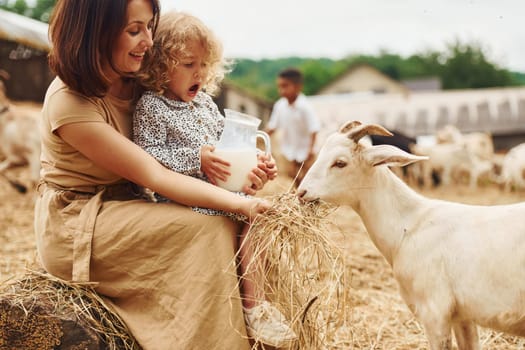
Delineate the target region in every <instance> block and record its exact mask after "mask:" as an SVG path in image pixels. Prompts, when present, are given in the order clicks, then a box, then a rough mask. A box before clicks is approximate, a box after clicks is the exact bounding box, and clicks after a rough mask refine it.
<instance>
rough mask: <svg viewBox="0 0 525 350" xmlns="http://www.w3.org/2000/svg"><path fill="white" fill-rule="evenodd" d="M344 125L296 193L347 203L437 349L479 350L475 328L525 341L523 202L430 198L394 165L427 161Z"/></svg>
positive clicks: (375, 129)
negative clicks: (369, 142) (366, 142)
mask: <svg viewBox="0 0 525 350" xmlns="http://www.w3.org/2000/svg"><path fill="white" fill-rule="evenodd" d="M356 129H360V130H361V131H360V132H359V133H358V136H361V135H362V134H363V130H367V131H366V132H364V133H365V134H366V133H369V132H380V133H383V134H387V133H388V131H387V130H385V129H383V131H381V129H382V128H381V127H379V126H377V125H373V126H370V125H357V126H356V125H355V124H354V125H353V127H350V128H349V127H348V125H347V126H343V127H342V128H341V130H340V132H339V133H335V134H333V135H331V136H330V137H329V138H328V139H327V140H326V142H325V144H324V145H323V147H322V148H321V150H320V153H319V155H318V158H317V160H316V162H315V163H314V164H313V166H312V167H311V168H310V171H309V172H308V173H307V175H306V177H305V178H304V180H303V182H302V183H301V185H300V186H299V188H298V193H299V196H301V198H302V199H303V200H305V201H313V200H317V199H323V200H326V201H329V202H334V203H337V204H341V205H350V206H351V207H352V208H353V209H354V210H355V211H356V212H357V213H358V214H359V215H360V217H361V219H362V220H363V223H364V225H365V227H366V229H367V231H368V234H369V236H370V238H371V239H372V241H373V242H374V244H375V245H376V247H377V248H378V249H379V250H380V251H381V253H382V254H383V256H384V257H385V259H386V260H387V261H388V263H389V264H390V265H391V266H392V269H393V274H394V277H395V278H396V280H397V281H398V283H399V287H400V293H401V295H402V297H403V299H404V300H405V302H406V304H407V305H408V307H409V308H410V310H411V311H412V312H413V313H414V314H415V316H416V317H417V318H418V319H419V321H420V322H421V323H422V324H423V326H424V328H425V332H426V335H427V338H428V341H429V343H430V348H431V349H432V350H445V349H447V350H448V349H451V329H452V330H453V331H454V334H455V337H456V342H457V344H458V348H459V349H460V350H466V349H469V350H471V349H479V348H480V347H479V341H478V335H477V328H476V324H477V325H480V326H483V327H488V328H492V329H496V330H499V331H503V332H508V333H511V334H515V335H520V336H525V203H519V204H512V205H500V206H475V205H466V204H459V203H453V202H447V201H442V200H435V199H429V198H426V197H424V196H422V195H420V194H418V193H416V192H415V191H413V190H412V189H411V188H410V187H408V186H407V185H406V184H405V183H403V182H402V181H401V180H400V179H399V178H398V177H397V176H395V175H394V174H393V173H392V172H391V171H390V170H389V169H388V166H392V165H406V164H408V163H411V162H414V161H418V160H421V159H422V157H418V156H414V155H412V154H409V153H406V152H404V151H402V150H400V149H398V148H396V147H394V146H384V145H383V146H372V147H365V146H363V145H361V144H359V143H358V138H356V137H355V135H356V131H355V130H356Z"/></svg>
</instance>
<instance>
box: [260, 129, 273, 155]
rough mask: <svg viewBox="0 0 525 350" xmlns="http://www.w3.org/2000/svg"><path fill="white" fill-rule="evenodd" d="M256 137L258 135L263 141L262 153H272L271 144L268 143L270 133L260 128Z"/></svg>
mask: <svg viewBox="0 0 525 350" xmlns="http://www.w3.org/2000/svg"><path fill="white" fill-rule="evenodd" d="M257 137H260V138H261V139H263V141H264V153H265V154H266V155H270V154H271V153H272V145H271V143H270V135H268V134H267V133H265V132H264V131H262V130H257Z"/></svg>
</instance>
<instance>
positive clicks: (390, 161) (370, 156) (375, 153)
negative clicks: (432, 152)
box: [363, 145, 428, 166]
mask: <svg viewBox="0 0 525 350" xmlns="http://www.w3.org/2000/svg"><path fill="white" fill-rule="evenodd" d="M363 157H364V158H365V160H366V161H367V162H368V163H370V164H371V165H372V166H377V165H382V164H386V165H388V166H405V165H408V164H410V163H414V162H417V161H420V160H426V159H428V157H426V156H416V155H414V154H410V153H408V152H405V151H403V150H401V149H399V148H397V147H395V146H391V145H378V146H372V147H369V148H367V149H365V150H364V151H363Z"/></svg>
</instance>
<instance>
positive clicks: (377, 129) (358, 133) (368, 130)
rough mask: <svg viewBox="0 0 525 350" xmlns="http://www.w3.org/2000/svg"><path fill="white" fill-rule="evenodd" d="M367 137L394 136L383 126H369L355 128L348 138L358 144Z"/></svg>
mask: <svg viewBox="0 0 525 350" xmlns="http://www.w3.org/2000/svg"><path fill="white" fill-rule="evenodd" d="M365 135H381V136H392V135H393V134H392V133H391V132H390V131H388V130H387V129H385V128H383V127H382V126H381V125H377V124H368V125H359V126H358V127H356V128H354V129H353V130H352V131H350V133H349V134H348V137H349V138H350V139H352V140H354V141H355V142H357V141H359V140H360V139H361V138H362V137H363V136H365Z"/></svg>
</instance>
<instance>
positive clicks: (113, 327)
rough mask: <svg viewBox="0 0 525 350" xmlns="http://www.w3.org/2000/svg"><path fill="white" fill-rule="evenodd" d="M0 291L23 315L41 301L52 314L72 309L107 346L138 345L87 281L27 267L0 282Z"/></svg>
mask: <svg viewBox="0 0 525 350" xmlns="http://www.w3.org/2000/svg"><path fill="white" fill-rule="evenodd" d="M0 295H1V296H2V298H4V299H5V300H9V302H10V304H11V305H12V306H13V307H18V308H20V309H22V310H23V311H24V313H25V314H26V315H28V314H30V313H31V309H32V307H34V306H40V305H41V304H40V303H41V302H42V301H45V303H46V306H48V307H49V309H50V310H54V311H52V314H54V315H70V314H71V313H72V314H73V315H74V316H75V317H76V318H77V319H78V320H80V323H81V324H87V325H88V326H89V327H90V328H91V329H92V330H94V331H95V332H96V333H97V335H98V336H99V337H100V338H101V339H102V340H103V341H104V344H105V345H106V349H108V350H140V349H141V348H140V346H139V345H138V344H137V342H136V341H135V339H133V338H132V337H130V335H129V334H130V332H129V330H128V329H127V328H126V326H125V324H124V322H123V321H122V320H121V319H120V317H119V316H118V315H117V314H116V313H114V312H111V311H110V310H111V309H110V307H109V306H108V305H107V304H106V303H105V302H104V300H103V299H102V298H101V297H100V296H99V295H98V294H97V293H96V292H95V290H94V288H93V287H92V286H90V285H89V284H76V283H69V282H68V283H66V282H64V281H62V280H60V279H57V278H55V277H53V276H51V275H49V274H48V273H45V272H40V271H27V272H26V273H25V274H24V277H23V278H22V279H19V280H16V281H13V282H12V283H10V284H7V285H4V286H2V289H1V290H0ZM34 302H38V303H39V304H34ZM51 321H52V320H49V322H51ZM0 323H1V322H0ZM37 329H38V330H40V329H42V328H37ZM58 330H60V328H58ZM26 336H27V335H26ZM41 341H42V340H39V342H41ZM56 345H58V344H56Z"/></svg>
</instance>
